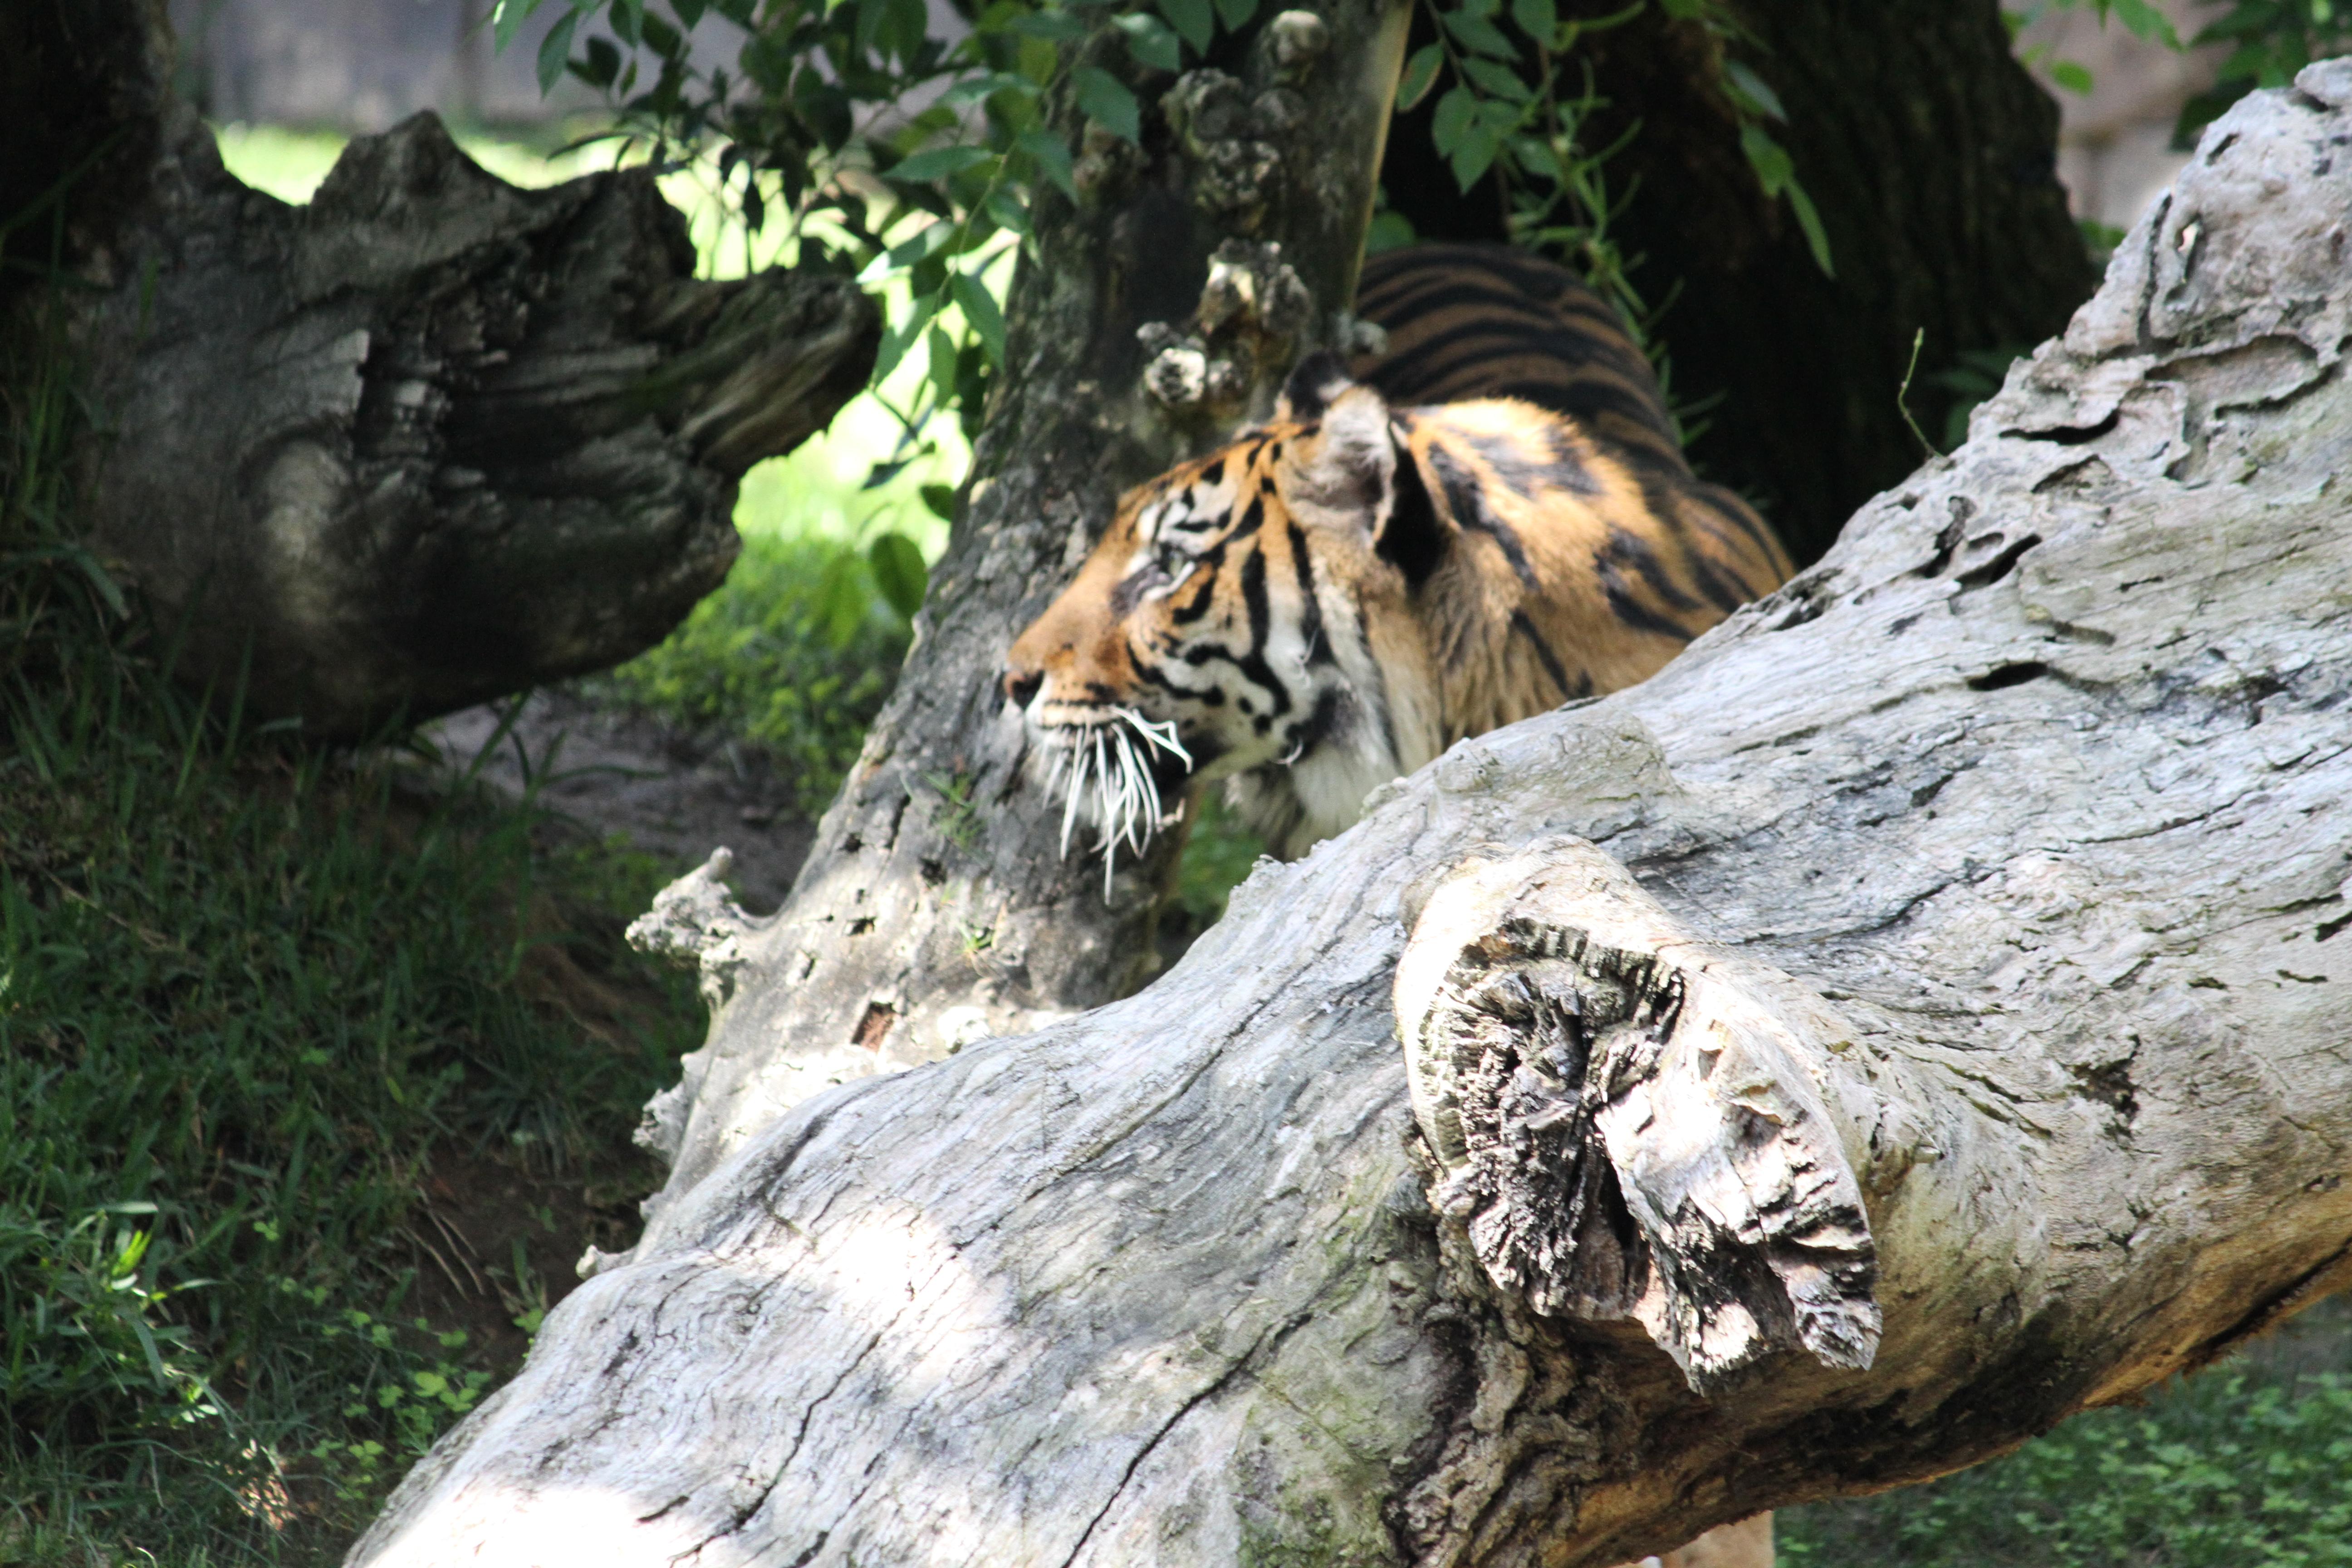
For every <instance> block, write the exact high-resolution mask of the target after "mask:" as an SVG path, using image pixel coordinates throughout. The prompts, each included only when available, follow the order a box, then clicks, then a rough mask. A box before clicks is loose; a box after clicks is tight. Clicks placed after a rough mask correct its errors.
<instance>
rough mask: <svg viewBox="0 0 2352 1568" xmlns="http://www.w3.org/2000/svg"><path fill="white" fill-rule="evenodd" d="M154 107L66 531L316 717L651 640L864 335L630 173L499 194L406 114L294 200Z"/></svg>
mask: <svg viewBox="0 0 2352 1568" xmlns="http://www.w3.org/2000/svg"><path fill="white" fill-rule="evenodd" d="M165 120H166V124H167V127H168V131H167V134H166V135H165V137H164V138H163V145H164V147H165V151H164V153H163V154H162V155H161V156H160V157H159V158H158V159H157V161H156V165H155V169H154V171H153V172H152V174H151V176H150V179H149V183H148V184H149V191H148V196H147V199H146V200H145V202H144V204H143V205H142V208H141V211H140V214H139V216H138V217H137V219H136V221H135V222H133V223H132V224H131V225H130V226H129V231H128V232H129V234H130V238H129V239H128V240H127V241H126V242H125V244H124V246H123V247H122V250H121V253H120V254H119V255H116V256H113V257H111V258H109V259H108V260H107V262H106V265H105V268H104V270H105V271H106V272H107V274H108V276H107V277H106V278H105V279H103V281H104V282H105V283H106V284H107V285H108V286H109V291H108V292H107V293H105V294H104V295H103V296H102V297H101V300H100V303H99V304H98V305H96V306H95V307H94V308H93V309H92V310H91V311H90V312H89V316H88V318H87V322H86V331H85V338H86V341H87V345H88V347H89V353H90V357H91V362H92V366H93V372H92V391H93V401H94V403H95V404H96V405H97V406H98V407H99V408H100V409H101V411H102V412H103V415H104V420H103V425H104V436H103V437H102V439H103V442H104V445H103V447H102V450H101V451H100V453H99V454H98V456H99V457H100V461H98V462H96V463H94V464H93V465H92V466H91V468H92V473H93V479H94V484H93V489H92V495H91V498H90V506H89V512H90V518H91V527H92V531H93V535H94V537H95V540H96V542H97V543H98V545H99V548H100V551H101V552H102V553H103V554H104V555H105V556H106V557H107V558H108V559H109V560H110V563H113V564H114V565H116V566H118V567H120V568H121V569H122V570H123V571H124V572H125V574H127V575H128V576H129V577H130V579H131V581H132V582H133V583H135V584H137V585H138V586H139V587H140V588H142V590H143V591H144V592H145V594H146V595H147V596H148V598H149V599H150V601H151V602H152V604H154V605H155V606H156V607H157V609H158V610H159V611H160V613H161V616H162V617H163V620H164V622H165V623H166V624H167V625H175V624H176V625H184V628H185V629H184V633H183V637H184V651H183V654H182V657H181V660H180V666H179V668H180V669H181V671H182V673H183V674H184V675H186V676H189V677H191V678H193V679H197V680H200V681H211V682H214V683H215V684H218V685H221V686H224V687H226V685H227V684H228V683H229V682H232V681H235V680H237V679H247V680H248V681H249V689H248V692H247V702H248V705H249V706H250V707H251V708H253V709H255V710H258V711H260V712H262V713H264V714H266V715H268V716H271V717H278V716H287V715H299V716H300V718H301V719H302V720H303V721H304V723H305V725H306V727H307V728H309V729H310V731H312V732H313V733H317V734H322V735H328V736H350V735H356V734H360V733H364V732H366V731H369V730H371V729H373V728H374V727H375V726H377V725H380V724H381V723H383V721H386V720H388V719H391V718H393V717H394V716H398V715H405V716H406V717H408V718H409V719H412V720H415V719H423V718H428V717H431V716H433V715H435V714H437V713H442V712H446V711H448V710H452V709H456V708H460V707H464V706H466V705H467V704H469V703H474V702H479V701H483V700H487V699H488V698H491V697H496V696H499V695H502V694H504V693H507V692H511V691H518V690H521V689H525V688H527V687H530V686H531V685H534V684H537V683H540V682H542V681H546V680H551V679H560V678H562V677H564V676H569V675H575V674H578V673H581V672H583V671H585V670H590V669H596V668H604V667H606V666H609V665H612V664H615V663H618V662H619V661H621V660H622V659H624V658H628V657H629V656H631V655H633V654H635V653H636V652H638V651H640V650H642V649H644V648H646V647H650V646H651V645H652V644H654V643H655V642H656V641H658V640H660V638H661V637H664V636H666V635H667V633H668V632H669V630H670V628H671V627H672V626H676V625H677V622H678V621H679V620H680V619H682V618H683V617H684V616H685V615H686V613H687V612H688V610H689V609H691V608H692V607H693V606H694V604H695V602H696V601H697V600H698V599H700V598H701V597H702V596H703V595H705V594H707V593H709V591H710V590H711V589H713V588H715V587H717V586H718V585H719V582H720V581H721V580H723V579H724V578H725V576H726V574H727V570H728V567H729V566H730V564H731V563H732V562H733V560H734V558H735V553H736V550H737V548H738V543H737V540H736V537H735V531H734V527H733V523H732V514H733V511H734V507H735V489H736V481H737V479H740V476H741V475H742V473H743V470H744V469H745V468H748V467H749V466H750V465H751V464H752V463H753V462H756V461H758V460H759V459H761V458H766V457H771V456H775V455H778V454H780V453H782V452H785V451H789V450H790V449H792V447H795V446H797V445H798V444H799V443H800V442H801V441H803V440H804V439H806V438H807V437H808V436H809V435H811V434H812V433H814V431H816V430H818V429H820V428H822V427H823V426H824V424H825V423H826V421H828V420H829V419H831V417H832V416H833V415H834V413H835V410H837V409H838V408H839V407H840V406H841V405H842V404H843V403H844V402H845V401H847V399H848V398H849V397H851V396H852V395H855V394H856V391H857V390H858V388H859V387H861V386H863V385H864V384H865V380H866V374H867V372H868V370H869V369H870V368H871V366H872V364H873V361H874V354H875V351H876V347H877V344H878V342H879V341H880V318H879V314H878V312H877V310H876V308H875V306H874V304H873V302H872V301H871V300H867V299H866V297H865V296H864V295H863V294H861V293H860V292H859V291H858V290H857V289H856V287H855V286H853V285H852V284H850V283H849V282H848V281H846V280H845V279H838V278H833V277H827V276H824V275H821V274H818V273H814V272H803V271H786V270H782V269H772V270H770V271H767V272H762V273H760V274H757V275H755V276H752V277H750V278H744V279H733V280H730V281H726V282H712V281H709V280H705V279H698V278H696V277H695V276H694V251H693V247H692V246H691V245H690V244H689V243H688V238H687V233H686V225H685V220H684V219H683V218H682V217H680V216H679V215H678V214H677V212H676V211H675V210H673V209H672V208H671V207H670V206H669V205H668V204H667V202H665V201H664V200H663V199H662V196H661V194H660V192H659V190H658V189H657V188H656V184H655V183H654V174H653V173H652V171H650V170H647V169H629V170H621V171H615V172H611V173H605V174H591V175H588V176H585V177H584V178H582V179H577V180H572V181H569V182H566V183H565V184H560V185H555V186H551V187H549V188H547V189H545V190H521V189H518V188H516V187H514V186H512V185H509V184H506V183H505V182H504V181H502V180H499V179H498V178H497V177H496V176H494V175H492V174H488V173H487V172H485V171H484V170H482V169H481V168H480V167H478V165H476V164H475V163H473V162H472V160H470V159H469V158H467V156H466V155H465V153H463V152H461V151H460V150H459V149H458V148H457V144H456V143H455V142H452V141H451V140H450V138H449V135H448V133H447V132H446V131H445V130H444V129H443V128H442V126H441V123H440V121H438V120H436V119H435V118H434V117H433V116H431V115H429V114H426V115H419V116H417V117H415V118H414V119H412V120H409V121H405V122H404V123H403V124H402V125H400V126H398V127H396V128H394V130H392V131H391V132H387V133H385V134H384V135H382V136H374V137H363V138H362V139H360V140H359V141H356V142H352V144H351V145H350V146H349V147H348V148H346V149H345V150H344V152H343V155H342V157H341V159H340V160H339V161H338V162H337V163H336V165H335V168H334V170H333V172H332V173H331V174H329V175H328V177H327V180H326V183H325V184H322V185H321V186H320V189H319V192H318V195H317V196H316V197H315V198H314V199H313V200H312V201H311V203H310V205H308V206H302V207H296V206H289V205H287V204H285V203H283V202H279V201H277V200H274V199H272V198H271V197H268V196H267V195H262V194H260V193H258V192H256V191H251V190H248V189H247V188H246V187H245V186H244V185H243V184H239V183H238V182H237V181H236V179H234V178H233V177H231V176H230V175H229V174H227V172H226V170H225V169H224V168H223V167H222V165H221V163H220V158H219V154H218V153H217V152H216V151H215V148H214V147H213V144H212V141H211V133H210V132H208V131H206V130H205V127H204V126H203V125H202V124H200V123H198V122H197V121H195V119H194V116H193V115H192V114H191V113H189V112H188V110H186V108H185V107H184V105H179V104H176V103H167V105H166V106H165ZM248 668H249V675H248V674H247V673H246V672H247V670H248Z"/></svg>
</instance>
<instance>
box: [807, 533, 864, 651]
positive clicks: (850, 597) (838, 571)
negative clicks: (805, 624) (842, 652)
mask: <svg viewBox="0 0 2352 1568" xmlns="http://www.w3.org/2000/svg"><path fill="white" fill-rule="evenodd" d="M857 564H858V563H857V557H856V556H855V555H852V554H850V553H849V552H847V551H843V552H841V553H840V554H838V555H836V556H835V557H834V558H833V559H832V560H830V561H827V562H826V563H824V574H822V575H821V576H819V577H818V578H817V584H816V595H815V599H816V605H815V608H816V614H817V619H819V620H820V621H822V622H824V640H825V641H827V642H829V643H831V644H832V645H833V646H834V647H835V649H840V648H845V647H848V646H849V644H850V639H851V638H853V637H856V636H857V628H858V627H859V626H861V625H863V624H864V623H865V620H866V609H867V608H868V607H869V606H870V605H872V604H873V598H872V596H871V595H869V594H868V593H867V592H866V582H865V578H866V574H865V573H863V572H860V571H858V569H857Z"/></svg>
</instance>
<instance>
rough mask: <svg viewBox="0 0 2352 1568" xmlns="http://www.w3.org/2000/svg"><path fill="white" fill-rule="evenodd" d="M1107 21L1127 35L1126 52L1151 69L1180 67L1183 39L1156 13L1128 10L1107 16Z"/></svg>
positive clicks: (1182, 61) (1181, 66) (1182, 59)
mask: <svg viewBox="0 0 2352 1568" xmlns="http://www.w3.org/2000/svg"><path fill="white" fill-rule="evenodd" d="M1111 25H1112V26H1116V27H1117V28H1118V30H1119V31H1120V32H1122V33H1125V34H1126V35H1127V52H1128V53H1129V54H1130V55H1133V56H1134V57H1135V58H1136V59H1137V61H1138V62H1139V63H1140V64H1143V65H1147V66H1150V67H1151V68H1153V69H1155V70H1164V71H1172V70H1181V69H1182V68H1183V66H1184V40H1183V39H1181V38H1180V37H1177V36H1176V34H1175V32H1174V30H1173V29H1171V27H1170V26H1168V24H1167V23H1165V22H1163V21H1161V20H1160V18H1159V17H1157V16H1149V15H1147V14H1145V13H1144V12H1141V11H1129V13H1127V15H1125V16H1114V17H1112V18H1111Z"/></svg>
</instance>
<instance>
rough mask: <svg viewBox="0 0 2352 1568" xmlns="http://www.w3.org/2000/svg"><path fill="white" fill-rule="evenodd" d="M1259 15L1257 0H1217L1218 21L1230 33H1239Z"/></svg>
mask: <svg viewBox="0 0 2352 1568" xmlns="http://www.w3.org/2000/svg"><path fill="white" fill-rule="evenodd" d="M1256 15H1257V0H1217V20H1218V21H1220V22H1223V24H1224V25H1225V31H1226V32H1228V33H1238V32H1240V31H1241V30H1242V29H1243V28H1244V27H1246V26H1249V19H1250V18H1251V17H1252V16H1256Z"/></svg>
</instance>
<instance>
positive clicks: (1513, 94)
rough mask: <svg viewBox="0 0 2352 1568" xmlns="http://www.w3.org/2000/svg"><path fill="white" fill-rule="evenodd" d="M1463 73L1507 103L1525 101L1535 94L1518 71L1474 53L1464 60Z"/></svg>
mask: <svg viewBox="0 0 2352 1568" xmlns="http://www.w3.org/2000/svg"><path fill="white" fill-rule="evenodd" d="M1462 74H1463V75H1465V76H1466V77H1468V78H1469V79H1471V80H1472V81H1475V82H1476V83H1477V84H1478V85H1479V86H1480V87H1483V88H1485V89H1486V90H1487V91H1488V92H1490V93H1492V94H1493V95H1494V96H1495V97H1496V98H1499V99H1502V100H1504V101H1506V102H1507V103H1525V102H1527V101H1528V100H1529V99H1531V98H1533V97H1534V96H1535V93H1534V92H1533V91H1532V90H1531V89H1529V88H1528V84H1527V83H1526V82H1523V81H1521V80H1520V79H1519V78H1518V73H1517V72H1516V71H1514V70H1512V69H1511V68H1510V67H1508V66H1507V65H1503V64H1500V63H1498V62H1496V61H1495V60H1482V59H1480V58H1477V57H1476V56H1475V55H1473V56H1472V57H1471V58H1468V59H1465V60H1464V61H1463V62H1462Z"/></svg>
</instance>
